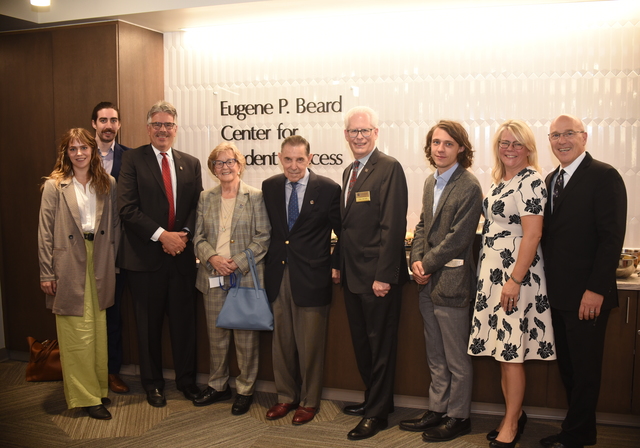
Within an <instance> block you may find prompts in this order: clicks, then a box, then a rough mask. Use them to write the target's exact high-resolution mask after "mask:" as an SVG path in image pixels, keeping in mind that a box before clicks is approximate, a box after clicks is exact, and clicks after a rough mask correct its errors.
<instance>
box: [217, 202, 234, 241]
mask: <svg viewBox="0 0 640 448" xmlns="http://www.w3.org/2000/svg"><path fill="white" fill-rule="evenodd" d="M220 205H221V206H222V219H221V220H220V233H222V232H226V231H227V228H228V227H229V225H230V224H231V218H232V217H233V209H234V208H235V205H236V198H233V199H224V198H220Z"/></svg>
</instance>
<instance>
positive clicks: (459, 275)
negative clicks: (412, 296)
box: [400, 120, 482, 442]
mask: <svg viewBox="0 0 640 448" xmlns="http://www.w3.org/2000/svg"><path fill="white" fill-rule="evenodd" d="M424 151H425V154H426V155H427V158H428V159H429V162H430V163H431V165H432V166H433V167H434V168H436V172H435V173H434V174H433V175H432V176H429V177H427V179H426V180H425V183H424V191H423V195H422V213H421V214H420V222H418V225H417V226H416V231H415V234H414V238H413V245H412V248H411V270H412V271H413V279H414V280H415V281H416V283H417V284H418V285H419V290H420V296H419V306H420V312H421V313H422V318H423V320H424V334H425V343H426V347H427V361H428V364H429V371H430V372H431V385H430V386H429V410H428V411H427V412H425V414H424V415H423V416H422V418H419V419H412V420H405V421H403V422H401V423H400V428H401V429H404V430H407V431H420V432H422V431H424V433H423V435H422V438H423V439H424V440H426V441H430V442H441V441H445V440H451V439H454V438H456V437H458V436H461V435H463V434H468V433H469V432H470V431H471V419H470V418H469V416H470V413H471V386H472V383H473V367H472V365H471V358H470V356H469V355H468V354H467V346H468V343H469V327H470V322H469V304H470V303H471V301H472V300H473V296H474V293H475V291H476V267H475V263H474V261H473V239H474V237H475V235H476V228H477V227H478V220H479V219H480V213H481V212H482V188H480V183H479V182H478V179H477V178H476V176H474V175H473V174H472V173H471V172H470V171H469V170H468V169H467V168H469V167H470V166H471V163H472V161H473V147H472V146H471V142H470V141H469V136H468V134H467V131H466V130H465V129H464V128H463V127H462V125H461V124H460V123H457V122H455V121H449V120H442V121H440V122H439V123H438V124H436V125H435V126H434V127H432V128H431V130H430V131H429V133H428V134H427V140H426V145H425V147H424Z"/></svg>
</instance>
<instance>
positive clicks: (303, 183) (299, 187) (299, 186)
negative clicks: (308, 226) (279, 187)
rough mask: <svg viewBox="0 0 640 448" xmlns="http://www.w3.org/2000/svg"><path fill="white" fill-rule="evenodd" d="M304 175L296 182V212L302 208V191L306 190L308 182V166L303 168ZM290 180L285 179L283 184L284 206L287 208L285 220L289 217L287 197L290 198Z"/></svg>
mask: <svg viewBox="0 0 640 448" xmlns="http://www.w3.org/2000/svg"><path fill="white" fill-rule="evenodd" d="M305 171H306V172H305V173H304V177H303V178H302V179H300V180H299V181H298V182H297V185H296V193H297V194H298V213H299V212H300V210H302V201H304V193H305V191H307V184H308V183H309V168H307V169H306V170H305ZM291 190H293V188H291V181H289V179H287V181H286V182H285V184H284V201H285V204H284V208H285V210H287V220H288V219H289V199H290V198H291Z"/></svg>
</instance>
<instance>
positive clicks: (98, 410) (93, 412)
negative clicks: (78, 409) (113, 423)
mask: <svg viewBox="0 0 640 448" xmlns="http://www.w3.org/2000/svg"><path fill="white" fill-rule="evenodd" d="M84 410H85V412H86V413H87V414H89V417H91V418H95V419H97V420H111V413H110V412H109V411H107V408H105V407H104V405H102V404H99V405H97V406H87V407H85V408H84Z"/></svg>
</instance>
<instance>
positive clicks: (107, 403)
mask: <svg viewBox="0 0 640 448" xmlns="http://www.w3.org/2000/svg"><path fill="white" fill-rule="evenodd" d="M100 400H102V404H103V405H105V406H109V405H110V404H111V399H110V398H109V397H102V398H101V399H100Z"/></svg>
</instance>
